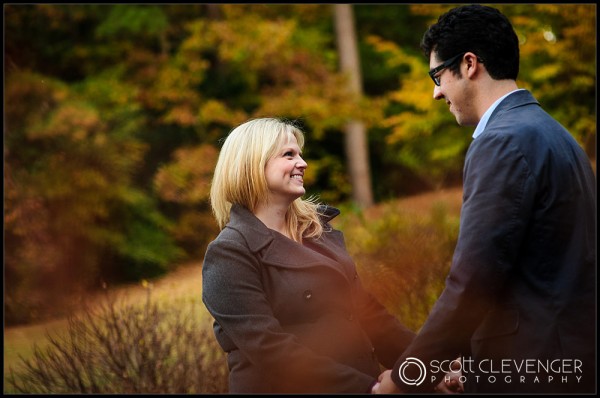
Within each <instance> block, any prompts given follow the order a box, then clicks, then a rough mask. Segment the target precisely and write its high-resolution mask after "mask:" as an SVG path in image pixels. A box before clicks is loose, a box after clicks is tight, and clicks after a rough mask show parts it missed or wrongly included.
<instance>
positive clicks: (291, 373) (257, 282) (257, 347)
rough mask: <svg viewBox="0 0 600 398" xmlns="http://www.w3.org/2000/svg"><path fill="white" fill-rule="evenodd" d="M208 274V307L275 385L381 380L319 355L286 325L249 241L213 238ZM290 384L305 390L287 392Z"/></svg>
mask: <svg viewBox="0 0 600 398" xmlns="http://www.w3.org/2000/svg"><path fill="white" fill-rule="evenodd" d="M202 278H203V280H202V284H203V290H202V299H203V302H204V304H205V305H206V308H207V309H208V311H209V312H210V313H211V315H212V316H213V317H214V319H215V321H216V322H218V324H219V325H220V326H221V328H222V329H223V331H224V332H225V333H226V334H227V336H228V337H229V338H230V339H231V340H232V341H233V343H234V344H235V346H236V347H237V348H238V349H239V350H240V351H241V353H242V354H243V355H244V357H246V358H248V360H249V361H250V362H251V363H252V366H255V367H257V368H259V369H260V370H261V371H262V373H264V374H268V375H270V376H271V375H272V377H271V378H270V380H269V382H270V383H271V384H272V387H273V389H275V390H279V391H281V392H303V391H308V392H322V393H334V392H337V393H343V392H355V393H356V392H366V391H367V390H368V389H369V387H370V386H371V385H372V384H373V383H374V382H375V379H374V378H373V377H372V376H369V375H367V374H364V373H362V372H359V371H358V370H356V369H354V368H352V367H349V366H346V365H343V364H340V363H338V362H335V361H333V360H332V359H330V358H328V357H325V356H319V355H317V354H316V353H314V352H313V351H311V350H310V349H309V348H307V347H305V346H303V345H302V344H300V342H299V341H298V339H297V338H296V336H294V335H292V334H289V333H286V332H285V331H284V330H283V329H282V327H281V325H280V323H279V322H278V320H277V319H276V318H275V316H274V315H273V312H272V309H271V306H270V304H269V300H268V297H267V296H266V294H265V291H264V289H263V287H262V282H261V277H260V264H259V263H258V260H257V259H256V257H255V256H254V255H253V254H252V253H251V252H250V251H249V250H248V248H247V247H246V246H245V245H244V244H243V243H240V242H238V241H235V240H225V239H217V240H215V241H214V242H212V243H211V244H210V245H209V247H208V249H207V252H206V255H205V258H204V265H203V269H202ZM290 386H295V387H294V388H296V387H298V386H299V387H300V388H301V389H304V390H303V391H286V390H287V389H289V388H291V387H290ZM315 389H325V390H320V391H315ZM266 390H268V389H266Z"/></svg>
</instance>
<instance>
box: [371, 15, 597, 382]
mask: <svg viewBox="0 0 600 398" xmlns="http://www.w3.org/2000/svg"><path fill="white" fill-rule="evenodd" d="M421 47H422V49H423V50H424V53H425V55H426V56H427V57H428V58H429V65H430V67H431V70H430V72H429V75H430V76H431V78H432V80H433V82H434V84H435V86H434V87H433V97H434V99H436V100H442V99H443V100H444V101H445V102H446V104H448V107H449V110H450V112H451V113H452V114H453V115H454V116H455V117H456V121H457V122H458V124H459V125H461V126H475V132H474V133H473V142H472V143H471V145H470V147H469V150H468V152H467V155H466V159H465V165H464V171H463V205H462V210H461V223H460V232H459V237H458V242H457V245H456V249H455V253H454V257H453V261H452V266H451V269H450V273H449V275H448V277H447V279H446V285H445V288H444V290H443V292H442V294H441V295H440V297H439V298H438V301H437V302H436V304H435V306H434V307H433V309H432V311H431V313H430V314H429V317H428V319H427V320H426V322H425V324H424V325H423V327H422V328H421V330H420V332H419V334H418V335H417V337H416V338H415V339H414V340H413V342H412V344H411V345H410V346H409V347H408V348H407V350H406V351H405V352H404V353H403V355H402V356H401V357H400V358H399V359H398V361H397V362H396V365H395V367H394V368H393V369H392V370H388V371H386V372H384V373H383V374H382V375H381V376H380V382H381V384H380V386H379V390H378V392H379V393H389V392H409V393H412V392H428V391H433V388H434V385H435V384H436V383H437V382H438V381H439V377H440V373H439V372H440V371H441V370H444V369H446V368H447V366H446V367H445V368H444V367H443V366H442V365H444V364H449V363H451V361H452V360H453V359H455V358H457V357H461V358H462V360H461V361H460V362H461V363H460V364H459V366H458V367H459V368H460V369H459V370H460V371H461V372H462V377H461V381H462V382H463V383H464V389H465V391H466V392H475V393H476V392H479V393H567V392H568V393H573V392H587V393H592V392H595V382H596V379H595V378H596V369H595V366H596V365H595V363H596V355H595V353H596V343H595V341H596V328H595V325H596V294H595V292H596V252H595V245H596V228H595V221H596V194H595V192H596V180H595V176H594V172H593V171H592V168H591V165H590V160H589V159H588V157H587V156H586V154H585V153H584V151H583V150H582V148H581V147H580V145H579V144H578V143H577V142H576V141H575V140H574V139H573V137H572V136H571V135H570V134H569V132H568V131H567V130H565V128H564V127H562V126H561V125H560V124H559V123H558V122H557V121H555V120H554V119H553V118H552V117H551V116H550V115H549V114H547V113H546V112H545V111H544V110H543V109H542V108H541V106H540V104H539V103H538V101H537V100H536V99H535V98H534V97H533V96H532V94H531V93H530V92H529V91H527V90H523V89H518V87H517V84H516V79H517V75H518V72H519V42H518V39H517V35H516V34H515V32H514V30H513V27H512V25H511V23H510V21H509V20H508V19H507V18H506V17H505V16H504V15H502V14H501V13H500V12H499V11H498V10H497V9H495V8H492V7H487V6H481V5H466V6H461V7H457V8H454V9H452V10H450V11H449V12H447V13H446V14H444V15H442V16H441V17H440V18H439V19H438V22H437V23H436V24H434V25H432V26H431V27H430V28H429V29H428V30H427V32H426V33H425V35H424V37H423V40H422V43H421ZM567 106H568V105H567ZM435 376H437V377H438V378H437V379H436V378H435ZM436 380H437V381H436Z"/></svg>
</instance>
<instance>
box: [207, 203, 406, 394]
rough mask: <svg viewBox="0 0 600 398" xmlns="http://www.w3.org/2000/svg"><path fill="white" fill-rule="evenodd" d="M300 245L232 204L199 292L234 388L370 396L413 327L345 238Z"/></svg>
mask: <svg viewBox="0 0 600 398" xmlns="http://www.w3.org/2000/svg"><path fill="white" fill-rule="evenodd" d="M321 210H323V211H322V213H323V215H322V222H323V225H324V227H325V232H324V233H323V235H322V236H321V237H320V238H319V239H317V240H310V239H309V240H305V241H304V242H303V244H299V243H297V242H295V241H293V240H291V239H288V238H287V237H285V236H284V235H282V234H280V233H278V232H276V231H274V230H271V229H269V228H267V227H266V226H265V225H264V224H263V223H262V222H261V221H260V220H259V219H258V218H256V217H255V216H254V215H253V214H252V213H251V212H250V211H248V210H247V209H246V208H244V207H242V206H239V205H234V206H233V207H232V209H231V217H230V222H229V223H228V224H227V225H226V226H225V228H224V229H223V230H222V231H221V233H220V234H219V236H218V237H217V238H216V239H215V240H214V241H213V242H211V243H210V244H209V246H208V248H207V251H206V255H205V258H204V264H203V269H202V285H203V286H202V287H203V290H202V299H203V302H204V304H205V305H206V308H207V309H208V311H209V312H210V314H211V315H212V316H213V317H214V332H215V336H216V339H217V341H218V343H219V344H220V346H221V347H222V348H223V350H224V351H225V352H226V353H227V362H228V367H229V392H230V393H258V392H261V393H366V392H369V391H370V387H371V386H372V385H373V384H374V383H375V381H376V379H377V376H378V375H379V374H380V373H381V371H382V370H383V368H382V367H381V365H383V366H384V367H385V368H390V367H392V366H393V364H394V361H395V360H396V359H397V358H398V357H399V356H400V355H401V354H402V352H403V351H404V349H405V348H406V347H407V346H408V345H409V343H410V342H411V341H412V339H413V337H414V333H413V332H412V331H410V330H409V329H407V328H406V327H405V326H404V325H402V324H401V323H400V322H399V321H398V320H397V319H396V318H395V317H393V316H392V315H391V314H389V313H388V311H386V309H385V308H384V307H383V306H382V305H381V304H380V303H379V302H378V301H377V300H376V299H375V298H374V297H373V296H372V295H371V294H369V293H368V292H366V291H365V290H364V289H363V287H362V286H361V282H360V279H359V277H358V273H357V271H356V266H355V264H354V262H353V260H352V259H351V257H350V256H349V254H348V252H347V250H346V247H345V243H344V238H343V235H342V233H341V232H340V231H338V230H335V229H332V228H331V226H330V225H329V221H331V219H333V218H334V217H335V216H337V215H338V214H339V210H337V209H335V208H332V207H327V206H324V207H323V208H322V209H321Z"/></svg>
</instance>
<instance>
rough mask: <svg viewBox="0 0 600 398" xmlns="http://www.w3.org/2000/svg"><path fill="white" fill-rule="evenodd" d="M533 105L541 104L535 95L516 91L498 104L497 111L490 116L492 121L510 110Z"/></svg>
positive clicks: (524, 91)
mask: <svg viewBox="0 0 600 398" xmlns="http://www.w3.org/2000/svg"><path fill="white" fill-rule="evenodd" d="M532 104H534V105H539V104H540V103H539V102H538V101H537V100H536V99H535V98H534V97H533V95H532V94H531V93H530V92H529V91H527V90H518V91H515V92H514V93H512V94H510V95H509V96H508V97H506V98H505V99H504V100H503V101H502V102H500V103H499V104H498V106H497V107H496V109H494V112H492V114H491V115H490V120H492V119H493V118H494V117H496V116H497V115H500V114H502V113H504V112H506V111H508V110H511V109H514V108H518V107H520V106H524V105H532ZM488 123H489V121H488Z"/></svg>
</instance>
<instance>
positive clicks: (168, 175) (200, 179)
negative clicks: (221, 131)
mask: <svg viewBox="0 0 600 398" xmlns="http://www.w3.org/2000/svg"><path fill="white" fill-rule="evenodd" d="M217 155H218V154H217V150H216V149H215V148H214V147H213V146H211V145H201V146H198V147H195V148H181V149H178V150H177V151H176V152H175V155H174V157H175V159H174V161H173V162H171V163H169V164H167V165H165V166H162V167H161V168H160V169H159V170H158V172H157V173H156V175H155V177H154V187H155V189H156V190H157V192H158V195H159V196H160V197H161V199H163V200H166V201H171V202H177V203H185V204H193V203H198V202H201V201H204V200H207V199H208V195H209V193H210V181H211V179H212V175H213V171H214V167H215V165H216V162H217Z"/></svg>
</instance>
